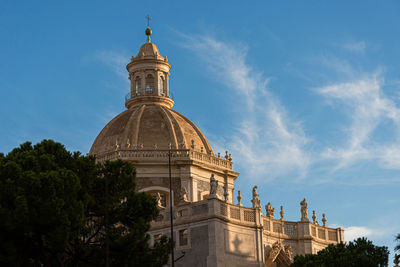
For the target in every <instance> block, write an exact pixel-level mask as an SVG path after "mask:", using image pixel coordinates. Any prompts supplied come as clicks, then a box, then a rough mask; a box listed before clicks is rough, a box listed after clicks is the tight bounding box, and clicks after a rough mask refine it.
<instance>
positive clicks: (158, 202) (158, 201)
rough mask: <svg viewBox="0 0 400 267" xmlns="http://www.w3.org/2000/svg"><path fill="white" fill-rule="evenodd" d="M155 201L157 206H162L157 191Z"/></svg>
mask: <svg viewBox="0 0 400 267" xmlns="http://www.w3.org/2000/svg"><path fill="white" fill-rule="evenodd" d="M156 203H157V207H159V208H163V206H162V204H161V195H160V193H159V192H157V193H156Z"/></svg>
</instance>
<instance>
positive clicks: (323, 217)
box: [322, 213, 327, 227]
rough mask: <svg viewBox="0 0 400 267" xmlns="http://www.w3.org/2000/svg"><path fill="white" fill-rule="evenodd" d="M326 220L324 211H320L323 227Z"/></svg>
mask: <svg viewBox="0 0 400 267" xmlns="http://www.w3.org/2000/svg"><path fill="white" fill-rule="evenodd" d="M326 221H327V219H326V217H325V213H322V224H323V226H324V227H326Z"/></svg>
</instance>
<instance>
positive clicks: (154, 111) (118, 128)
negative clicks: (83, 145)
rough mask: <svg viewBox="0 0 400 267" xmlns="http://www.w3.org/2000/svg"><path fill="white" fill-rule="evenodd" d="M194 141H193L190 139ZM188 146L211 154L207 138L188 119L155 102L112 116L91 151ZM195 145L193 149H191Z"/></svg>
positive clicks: (97, 152) (102, 151)
mask: <svg viewBox="0 0 400 267" xmlns="http://www.w3.org/2000/svg"><path fill="white" fill-rule="evenodd" d="M192 140H193V142H192ZM169 144H171V146H172V148H173V149H177V148H187V149H189V148H191V149H194V150H198V151H201V149H202V148H203V151H204V153H207V154H212V155H214V152H213V150H212V148H211V146H210V144H209V143H208V141H207V139H206V138H205V137H204V135H203V134H202V133H201V132H200V130H199V129H198V128H197V127H196V125H194V124H193V122H191V121H190V120H189V119H187V118H186V117H185V116H183V115H181V114H180V113H178V112H176V111H174V110H172V109H169V108H167V107H164V106H162V105H157V104H148V105H139V106H136V107H133V108H130V109H128V110H126V111H124V112H122V113H121V114H119V115H118V116H116V117H115V118H114V119H112V120H111V121H110V122H109V123H108V124H107V125H106V126H105V127H104V129H103V130H102V131H101V132H100V134H99V135H98V136H97V138H96V140H95V141H94V143H93V145H92V148H91V149H90V154H92V155H93V154H97V155H100V154H102V153H104V152H107V151H115V149H116V147H117V146H118V147H119V148H120V149H124V148H127V147H130V148H139V149H141V148H143V149H155V148H157V149H167V148H168V147H169ZM193 146H194V148H193Z"/></svg>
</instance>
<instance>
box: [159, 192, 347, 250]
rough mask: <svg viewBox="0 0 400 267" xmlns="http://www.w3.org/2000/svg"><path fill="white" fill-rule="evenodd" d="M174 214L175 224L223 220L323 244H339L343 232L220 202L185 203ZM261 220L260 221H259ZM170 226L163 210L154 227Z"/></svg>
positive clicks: (212, 200) (338, 229)
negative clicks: (279, 218)
mask: <svg viewBox="0 0 400 267" xmlns="http://www.w3.org/2000/svg"><path fill="white" fill-rule="evenodd" d="M174 209H175V212H174V214H175V215H174V223H176V224H180V223H187V222H188V221H192V222H193V221H195V220H196V218H199V219H207V218H215V217H220V218H223V219H224V220H226V221H229V222H231V223H235V224H240V225H246V226H257V227H262V228H263V231H264V232H265V234H269V235H272V236H276V237H281V238H286V239H301V238H309V237H310V236H311V237H312V238H313V239H315V240H317V241H318V240H319V241H323V242H328V243H331V242H340V241H343V240H341V239H342V237H341V234H343V232H341V231H343V230H342V229H341V228H337V229H334V228H329V227H326V226H320V225H318V224H315V223H312V222H290V221H285V220H278V219H274V218H272V217H267V216H263V215H262V214H261V213H260V212H261V210H260V209H257V208H246V207H242V206H238V205H234V204H230V203H226V202H223V201H222V200H219V199H208V200H202V201H198V202H192V203H186V204H184V205H178V206H176V207H175V208H174ZM258 218H260V219H261V221H260V220H259V219H258ZM167 225H169V212H168V211H167V210H163V211H161V212H160V215H159V216H158V217H157V218H156V220H155V221H153V223H152V226H153V227H157V226H158V227H160V226H164V227H165V226H167Z"/></svg>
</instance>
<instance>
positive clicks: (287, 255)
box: [265, 241, 293, 266]
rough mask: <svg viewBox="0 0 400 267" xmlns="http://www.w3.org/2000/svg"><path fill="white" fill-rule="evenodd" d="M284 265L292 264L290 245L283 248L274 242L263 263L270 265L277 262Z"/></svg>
mask: <svg viewBox="0 0 400 267" xmlns="http://www.w3.org/2000/svg"><path fill="white" fill-rule="evenodd" d="M278 257H279V262H281V263H284V264H285V265H283V266H289V265H290V264H291V263H292V262H293V252H292V247H291V246H290V245H287V246H283V245H282V244H281V243H280V242H278V241H277V242H275V243H274V244H273V245H272V248H271V249H270V250H269V251H268V252H266V257H265V263H266V264H267V266H268V265H270V264H271V263H272V262H275V261H277V258H278Z"/></svg>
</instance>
